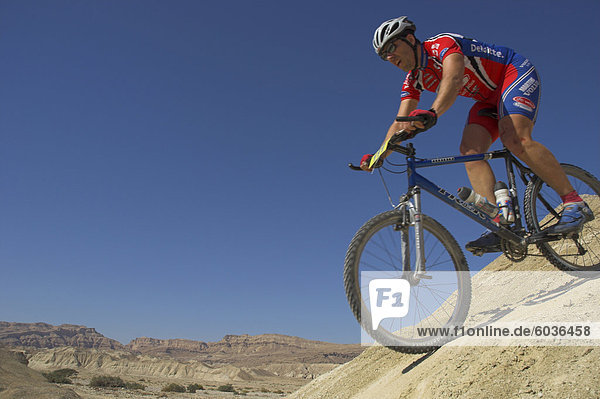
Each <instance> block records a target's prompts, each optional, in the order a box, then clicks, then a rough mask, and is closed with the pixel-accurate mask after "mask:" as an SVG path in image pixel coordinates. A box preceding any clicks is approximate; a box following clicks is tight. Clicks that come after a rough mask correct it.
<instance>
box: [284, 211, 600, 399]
mask: <svg viewBox="0 0 600 399" xmlns="http://www.w3.org/2000/svg"><path fill="white" fill-rule="evenodd" d="M590 206H592V207H593V208H594V209H595V213H596V220H594V221H593V222H591V223H590V225H589V226H587V229H586V234H591V236H590V237H584V239H585V240H588V239H589V240H588V241H589V242H597V239H596V237H597V232H598V231H600V217H598V216H600V212H599V209H600V206H599V203H598V201H597V200H596V201H595V202H593V203H590ZM553 245H554V244H553ZM556 245H567V244H564V243H562V242H558V243H556ZM530 249H531V250H532V255H534V256H531V257H528V258H527V259H526V260H525V261H524V262H522V263H516V264H515V263H512V262H510V261H509V260H508V259H507V258H506V257H504V256H500V257H499V258H497V259H496V260H495V261H494V262H492V263H491V264H490V265H489V266H488V267H486V268H485V269H484V270H483V271H482V272H480V273H478V274H477V275H475V276H474V277H473V280H472V285H473V296H472V304H471V308H470V311H469V316H468V318H467V322H466V325H471V326H474V327H475V326H487V325H494V326H495V325H496V323H508V324H510V323H544V322H578V323H579V322H581V323H586V322H594V321H598V320H600V295H599V294H598V293H599V292H600V278H591V277H593V276H589V275H588V276H583V275H581V274H580V275H577V274H572V273H564V272H561V271H559V270H557V269H556V268H555V267H554V266H552V265H551V264H550V262H548V261H547V260H546V259H545V258H544V257H543V256H541V254H540V253H539V252H537V250H536V249H534V246H531V247H530ZM591 251H593V253H594V256H595V254H599V253H600V247H598V248H592V249H591ZM357 328H358V327H357ZM465 339H467V341H465ZM468 339H469V337H462V338H460V339H457V340H456V341H453V342H452V343H450V344H447V345H445V346H443V347H442V348H440V349H439V350H437V351H435V352H433V353H429V354H416V355H414V354H411V355H409V354H402V353H398V352H394V351H392V350H390V349H387V348H383V347H372V348H369V349H367V350H365V351H364V352H363V353H362V354H361V355H360V356H358V357H356V358H355V359H354V360H352V361H350V362H348V363H346V364H343V365H341V366H339V367H337V368H335V369H334V370H332V371H331V372H329V373H326V374H323V375H321V376H320V377H318V378H317V379H315V380H313V381H312V382H311V383H309V384H307V385H305V386H304V387H302V388H300V389H299V390H298V391H296V392H295V393H294V394H292V395H291V396H289V398H290V399H317V398H319V399H320V398H323V399H342V398H348V399H350V398H352V399H372V398H377V399H387V398H390V399H391V398H394V399H403V398H414V399H422V398H436V399H446V398H461V399H463V398H467V399H468V398H492V399H495V398H498V399H504V398H540V397H548V398H571V399H584V398H585V399H588V398H599V397H600V378H598V375H597V374H598V364H600V346H595V345H598V344H599V341H598V340H597V339H596V340H595V341H583V340H570V341H568V343H569V345H571V346H549V345H559V344H561V343H563V344H564V343H565V340H562V341H558V340H544V342H543V343H542V342H537V343H531V342H532V341H519V339H518V338H514V337H510V338H507V339H506V340H508V342H509V344H507V343H501V344H498V343H495V344H494V343H491V342H492V341H487V342H488V343H487V344H486V345H488V346H482V344H481V343H479V344H478V345H479V346H476V345H473V341H468ZM461 341H462V343H463V345H464V346H458V345H460V344H461ZM499 341H501V340H499ZM519 342H525V343H519ZM534 342H535V341H534ZM491 345H497V346H491ZM501 345H504V346H501ZM509 345H510V346H509ZM546 345H548V346H546ZM584 345H590V346H584Z"/></svg>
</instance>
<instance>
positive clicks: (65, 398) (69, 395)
mask: <svg viewBox="0 0 600 399" xmlns="http://www.w3.org/2000/svg"><path fill="white" fill-rule="evenodd" d="M26 363H27V362H26V360H25V357H22V358H21V359H19V356H18V354H16V353H14V352H11V351H9V350H7V349H3V348H0V399H33V398H35V399H77V398H79V396H78V395H77V394H76V393H75V392H73V391H72V390H70V389H63V388H59V387H57V386H56V385H53V384H50V383H48V381H46V379H45V378H44V377H43V376H42V375H41V374H40V373H38V372H36V371H34V370H32V369H30V368H28V367H27V365H26Z"/></svg>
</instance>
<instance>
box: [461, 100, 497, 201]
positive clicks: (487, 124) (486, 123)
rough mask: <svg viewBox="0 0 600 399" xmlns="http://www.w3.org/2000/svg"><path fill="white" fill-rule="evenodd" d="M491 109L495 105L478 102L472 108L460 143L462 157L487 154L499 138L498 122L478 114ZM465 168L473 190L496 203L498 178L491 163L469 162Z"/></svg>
mask: <svg viewBox="0 0 600 399" xmlns="http://www.w3.org/2000/svg"><path fill="white" fill-rule="evenodd" d="M490 107H492V108H494V106H493V105H490V104H484V103H481V102H477V103H475V105H473V107H472V108H471V111H470V112H469V117H468V120H467V124H466V126H465V128H464V130H463V136H462V140H461V143H460V153H461V155H472V154H481V153H483V152H486V151H487V150H489V148H490V146H491V145H492V143H493V142H494V141H495V140H496V138H497V137H498V122H497V121H496V120H494V119H492V118H490V117H487V116H480V115H478V114H477V113H478V112H479V110H481V109H483V108H490ZM465 168H466V170H467V175H468V176H469V181H470V182H471V186H472V187H473V190H475V192H476V193H478V194H480V195H483V196H484V197H486V198H487V200H488V201H490V202H492V203H495V202H496V199H495V197H494V184H495V183H496V178H495V176H494V172H493V171H492V168H491V167H490V165H489V163H488V162H487V161H476V162H467V163H465Z"/></svg>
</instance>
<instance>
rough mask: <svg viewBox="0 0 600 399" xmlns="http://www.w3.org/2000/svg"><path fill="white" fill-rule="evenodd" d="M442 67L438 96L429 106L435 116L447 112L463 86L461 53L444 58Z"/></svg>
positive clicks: (463, 63)
mask: <svg viewBox="0 0 600 399" xmlns="http://www.w3.org/2000/svg"><path fill="white" fill-rule="evenodd" d="M442 67H443V72H442V80H441V82H440V85H439V90H438V94H437V96H436V97H435V101H434V102H433V104H432V106H431V108H433V109H434V110H435V112H436V114H437V116H440V115H442V114H443V113H444V112H446V111H448V109H449V108H450V107H451V106H452V104H454V101H455V100H456V97H458V94H459V93H460V90H461V89H462V87H463V85H464V83H463V76H464V73H465V60H464V56H463V55H462V54H461V53H452V54H449V55H447V56H446V57H445V58H444V61H443V63H442Z"/></svg>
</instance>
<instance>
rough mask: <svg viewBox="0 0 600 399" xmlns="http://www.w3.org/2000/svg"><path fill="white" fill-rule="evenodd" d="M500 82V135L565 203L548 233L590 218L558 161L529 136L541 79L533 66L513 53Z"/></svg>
mask: <svg viewBox="0 0 600 399" xmlns="http://www.w3.org/2000/svg"><path fill="white" fill-rule="evenodd" d="M507 70H508V72H507V75H506V77H505V80H504V82H503V84H502V96H501V98H500V100H499V104H498V110H499V114H500V122H499V124H498V127H499V129H500V139H501V140H502V142H503V143H504V145H505V146H506V147H507V148H508V149H509V150H510V151H511V152H512V153H513V154H514V155H515V156H517V157H518V158H519V159H521V160H522V161H523V162H525V163H526V164H527V165H528V166H529V167H530V168H531V170H533V172H534V173H535V174H537V175H538V176H539V177H540V178H541V179H542V180H544V181H545V182H546V183H547V184H548V185H549V186H550V187H551V188H552V189H554V190H555V191H556V193H557V194H558V195H560V196H561V198H562V199H563V202H564V203H565V205H566V206H565V209H564V211H563V212H562V216H561V218H560V221H559V222H558V223H557V224H556V225H554V226H552V228H551V229H549V230H551V231H549V233H552V234H563V233H568V232H570V231H572V230H577V229H578V228H580V227H581V226H582V225H583V223H585V222H586V221H589V220H591V219H593V214H592V211H591V210H590V209H589V207H588V206H587V205H586V204H585V203H584V202H583V200H582V199H581V197H579V195H578V194H577V192H576V191H575V190H574V189H573V186H572V185H571V183H570V182H569V180H568V178H567V175H566V174H565V172H564V171H563V169H562V168H561V166H560V164H559V163H558V161H557V160H556V158H555V157H554V155H553V154H552V152H550V150H548V149H547V148H546V147H545V146H544V145H543V144H541V143H539V142H537V141H535V140H533V139H532V137H531V133H532V131H533V125H534V123H535V119H536V117H537V112H538V109H539V99H540V83H539V78H538V76H537V72H536V70H535V67H534V66H533V65H532V64H531V63H530V62H529V61H528V60H525V59H524V58H523V57H521V56H518V55H516V56H515V57H514V60H513V63H512V64H511V65H509V66H508V68H507Z"/></svg>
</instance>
